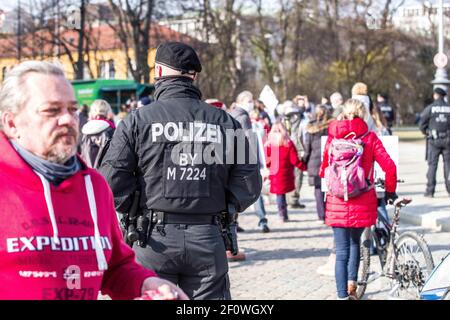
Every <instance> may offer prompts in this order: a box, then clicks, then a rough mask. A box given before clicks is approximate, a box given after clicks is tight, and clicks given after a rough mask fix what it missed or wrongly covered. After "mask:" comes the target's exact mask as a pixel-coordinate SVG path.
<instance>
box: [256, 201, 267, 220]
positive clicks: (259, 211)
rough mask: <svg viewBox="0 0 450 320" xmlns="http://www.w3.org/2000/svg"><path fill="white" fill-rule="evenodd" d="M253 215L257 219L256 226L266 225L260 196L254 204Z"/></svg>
mask: <svg viewBox="0 0 450 320" xmlns="http://www.w3.org/2000/svg"><path fill="white" fill-rule="evenodd" d="M255 213H256V215H257V216H258V218H259V223H258V226H261V225H262V224H267V218H266V209H265V208H264V199H263V197H262V196H259V198H258V200H256V202H255Z"/></svg>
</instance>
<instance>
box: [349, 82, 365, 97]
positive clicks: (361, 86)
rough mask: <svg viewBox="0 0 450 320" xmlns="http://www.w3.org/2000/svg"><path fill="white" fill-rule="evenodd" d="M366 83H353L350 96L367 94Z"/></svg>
mask: <svg viewBox="0 0 450 320" xmlns="http://www.w3.org/2000/svg"><path fill="white" fill-rule="evenodd" d="M367 92H368V90H367V85H366V84H365V83H363V82H357V83H355V84H354V85H353V88H352V96H358V95H360V96H366V95H367Z"/></svg>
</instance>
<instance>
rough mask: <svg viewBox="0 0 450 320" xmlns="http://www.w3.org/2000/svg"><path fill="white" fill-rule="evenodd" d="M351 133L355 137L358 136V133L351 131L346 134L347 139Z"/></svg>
mask: <svg viewBox="0 0 450 320" xmlns="http://www.w3.org/2000/svg"><path fill="white" fill-rule="evenodd" d="M351 135H353V138H356V133H354V132H349V133H347V134H346V135H345V137H344V139H347V138H348V137H350V136H351Z"/></svg>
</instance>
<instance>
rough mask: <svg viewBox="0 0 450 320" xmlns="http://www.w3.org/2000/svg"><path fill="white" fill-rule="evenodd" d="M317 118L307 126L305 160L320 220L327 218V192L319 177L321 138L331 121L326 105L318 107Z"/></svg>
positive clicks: (325, 133)
mask: <svg viewBox="0 0 450 320" xmlns="http://www.w3.org/2000/svg"><path fill="white" fill-rule="evenodd" d="M315 114H316V118H315V119H314V120H313V121H311V122H310V123H309V124H308V125H307V126H306V134H305V140H304V143H305V153H304V155H303V162H305V163H307V166H308V183H309V185H310V186H314V196H315V198H316V207H317V215H318V216H319V219H320V220H323V221H324V220H325V201H324V197H325V194H324V192H322V190H321V187H322V185H321V179H320V177H319V168H320V164H321V163H322V159H321V156H322V152H321V139H322V136H326V135H327V132H328V124H329V123H330V120H329V119H328V118H329V114H328V109H327V107H326V106H324V105H318V106H317V107H316V112H315Z"/></svg>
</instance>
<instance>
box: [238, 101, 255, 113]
mask: <svg viewBox="0 0 450 320" xmlns="http://www.w3.org/2000/svg"><path fill="white" fill-rule="evenodd" d="M254 106H255V104H254V103H253V102H247V103H243V104H242V105H241V108H242V109H244V110H245V111H247V112H250V111H252V110H253V108H254Z"/></svg>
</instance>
